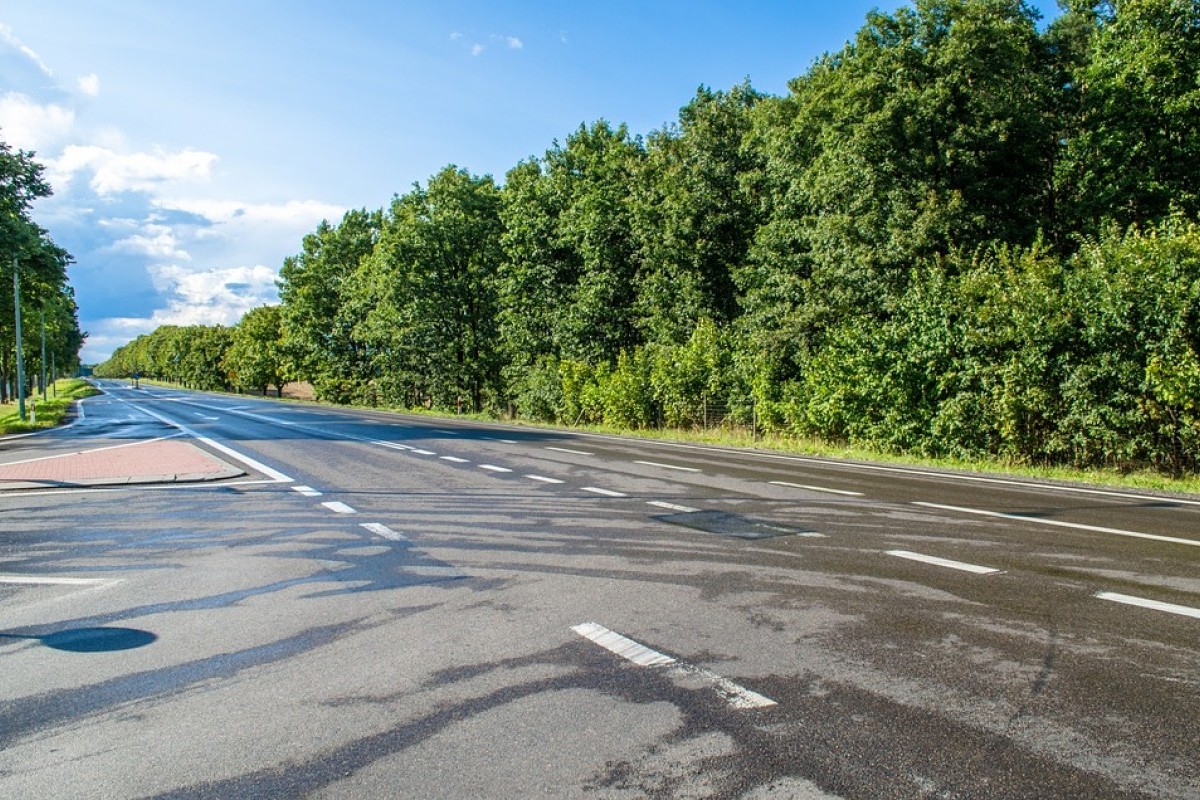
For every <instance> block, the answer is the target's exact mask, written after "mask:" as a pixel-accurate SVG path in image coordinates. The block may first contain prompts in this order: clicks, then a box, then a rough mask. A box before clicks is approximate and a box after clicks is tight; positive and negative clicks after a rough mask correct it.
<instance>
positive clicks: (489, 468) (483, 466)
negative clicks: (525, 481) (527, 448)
mask: <svg viewBox="0 0 1200 800" xmlns="http://www.w3.org/2000/svg"><path fill="white" fill-rule="evenodd" d="M479 468H480V469H486V470H487V471H488V472H512V470H511V469H509V468H508V467H497V466H496V465H495V464H480V465H479Z"/></svg>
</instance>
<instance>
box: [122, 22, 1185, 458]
mask: <svg viewBox="0 0 1200 800" xmlns="http://www.w3.org/2000/svg"><path fill="white" fill-rule="evenodd" d="M1198 86H1200V0H1115V1H1114V2H1099V3H1098V2H1086V1H1085V0H1068V2H1065V3H1064V8H1063V13H1062V14H1061V15H1060V16H1059V17H1058V18H1057V19H1055V21H1054V22H1053V23H1052V24H1051V25H1049V26H1047V27H1046V28H1045V29H1044V30H1041V29H1039V25H1038V18H1037V15H1036V13H1035V12H1034V11H1033V10H1031V9H1030V7H1029V6H1027V5H1026V4H1025V3H1024V2H1021V1H1020V0H917V1H916V2H915V3H914V4H913V5H912V6H911V7H907V8H903V9H900V10H899V11H897V12H895V13H894V14H884V13H879V12H873V13H871V14H869V15H868V17H867V20H866V24H865V25H864V26H863V28H862V29H861V30H860V31H859V32H858V34H857V35H856V37H855V38H854V40H853V41H852V42H849V43H848V44H846V46H845V47H843V48H842V49H841V50H839V51H837V52H834V53H829V54H827V55H825V56H824V57H822V58H820V59H818V60H817V61H816V62H815V63H814V64H813V65H812V67H811V68H810V69H809V70H808V72H807V73H805V74H804V75H803V76H801V77H799V78H796V79H795V80H793V81H792V82H791V84H790V91H789V93H788V94H787V95H786V96H784V97H769V96H764V95H761V94H759V93H758V92H756V91H755V90H754V89H752V88H751V87H750V86H749V85H748V84H743V85H740V86H736V87H734V88H732V89H730V90H729V91H712V90H709V89H705V88H702V89H700V90H699V91H698V92H697V94H696V96H695V97H694V98H692V100H691V101H690V102H689V103H688V104H687V105H686V106H684V107H683V108H682V109H681V111H680V114H679V119H678V121H677V122H675V123H673V124H671V125H669V126H667V127H665V128H664V129H663V130H660V131H655V132H653V133H651V134H650V135H648V136H646V137H645V138H641V137H634V136H631V135H630V133H629V132H628V131H627V130H626V128H625V127H624V126H617V127H614V126H612V125H609V124H608V123H606V122H603V121H601V122H596V123H594V124H591V125H587V126H581V127H580V128H579V129H578V130H577V131H575V132H574V133H573V134H571V135H570V136H568V137H567V138H566V140H565V142H563V143H561V144H560V143H557V142H556V143H554V145H553V146H552V147H551V148H550V149H549V150H548V151H547V152H546V153H545V155H543V156H542V157H540V158H531V159H529V160H527V161H524V162H522V163H520V164H518V165H517V166H516V167H514V168H513V169H512V170H510V171H509V172H508V174H507V176H506V178H505V181H504V184H503V185H502V186H498V185H497V184H496V183H495V182H494V181H493V180H492V179H491V178H490V177H487V176H485V177H476V176H472V175H471V174H469V173H468V172H466V171H463V170H460V169H458V168H456V167H447V168H446V169H444V170H443V171H441V172H439V173H438V174H437V175H435V176H433V177H432V178H431V179H430V180H429V182H428V184H427V185H425V186H420V185H417V186H415V187H414V188H413V190H412V191H411V192H409V193H408V194H405V195H403V196H399V197H397V198H395V200H394V201H393V202H392V204H391V206H390V207H389V208H387V209H385V210H381V211H373V212H372V211H366V210H362V211H352V212H350V213H348V214H346V216H345V217H344V218H343V219H342V220H341V221H340V223H337V224H331V223H328V222H325V223H322V224H321V225H320V226H319V227H318V228H317V229H316V230H315V231H314V232H313V233H311V234H310V235H308V236H307V237H305V239H304V241H303V243H302V247H301V251H300V252H299V253H298V254H297V255H295V256H292V257H290V258H288V259H287V260H286V261H285V263H284V264H283V267H282V269H281V272H280V297H281V306H280V307H279V308H278V320H279V327H278V329H276V330H274V331H272V332H271V334H270V336H269V337H268V338H270V339H271V341H272V342H273V343H274V344H273V347H274V348H275V349H273V350H271V351H270V352H272V353H275V354H277V356H278V362H277V363H278V370H280V371H281V373H282V374H284V375H286V376H289V377H292V378H295V379H301V380H306V381H309V382H311V383H312V384H313V385H314V387H315V388H316V391H317V392H318V394H319V395H320V396H322V397H324V398H327V399H331V400H335V401H339V402H351V403H362V404H386V405H392V406H405V407H411V406H417V405H426V406H433V407H438V408H448V409H453V408H460V407H465V408H470V409H473V410H476V411H485V410H490V411H493V412H496V413H503V414H508V415H512V416H516V417H521V418H529V419H542V420H557V421H562V422H567V423H577V422H605V423H609V424H615V425H622V426H651V425H659V424H663V425H672V426H690V425H699V424H704V423H705V422H707V421H709V420H711V419H713V418H719V419H725V420H731V421H734V422H739V423H743V424H748V423H750V422H751V421H752V420H753V421H755V423H756V424H758V425H760V426H762V427H765V428H767V429H771V430H776V431H781V432H792V433H797V434H804V435H817V436H822V437H827V438H830V439H835V440H842V441H849V442H854V443H858V444H866V445H870V446H874V447H880V448H885V449H890V450H896V451H908V452H919V453H924V454H930V455H955V456H979V455H988V456H1001V457H1005V458H1010V459H1014V460H1022V461H1035V462H1046V463H1070V464H1076V465H1081V466H1088V465H1110V466H1120V467H1126V466H1128V467H1135V466H1144V465H1152V466H1155V467H1157V468H1160V469H1162V470H1165V471H1170V472H1180V471H1195V470H1197V468H1198V467H1200V356H1198V354H1200V232H1198V231H1197V228H1196V225H1195V222H1196V220H1197V219H1200V90H1198V89H1197V87H1198ZM255 313H266V312H255ZM242 324H243V325H244V324H245V322H243V323H242ZM239 328H241V325H239V326H238V328H235V329H233V330H234V331H237V330H238V329H239ZM156 335H157V333H156V334H152V335H151V336H156ZM226 335H228V336H232V335H233V334H232V333H229V334H226ZM131 347H141V345H138V343H136V342H135V343H134V344H133V345H131ZM255 352H260V353H261V352H266V351H263V350H261V348H260V349H258V350H256V351H255ZM118 356H119V357H120V358H124V357H125V356H124V354H123V353H119V354H118ZM114 358H115V359H117V357H114ZM224 358H225V360H224V361H213V362H211V364H212V365H214V366H215V365H217V364H224V365H225V366H224V368H223V369H224V370H225V373H224V374H226V375H229V374H232V371H234V368H235V365H237V364H240V358H241V357H233V356H225V357H224ZM243 369H245V368H244V367H242V366H237V367H236V370H237V371H238V372H239V374H241V373H240V371H241V370H243ZM225 380H229V378H228V377H227V378H225ZM238 380H239V381H241V380H242V379H241V378H238ZM255 380H256V381H257V380H258V379H257V378H256V379H255Z"/></svg>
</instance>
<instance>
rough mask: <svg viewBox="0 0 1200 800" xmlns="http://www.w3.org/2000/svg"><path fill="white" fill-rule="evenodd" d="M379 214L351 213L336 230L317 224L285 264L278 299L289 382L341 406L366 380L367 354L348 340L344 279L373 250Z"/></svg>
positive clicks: (357, 343)
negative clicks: (289, 366)
mask: <svg viewBox="0 0 1200 800" xmlns="http://www.w3.org/2000/svg"><path fill="white" fill-rule="evenodd" d="M381 224H382V212H379V211H366V210H355V211H349V212H347V213H346V215H345V216H344V217H343V218H342V221H341V224H340V225H336V226H334V225H330V224H329V223H328V222H327V221H322V222H321V224H320V225H319V226H318V227H317V230H316V231H314V232H313V233H311V234H309V235H307V236H305V237H304V242H303V249H302V250H301V252H300V253H299V254H297V255H294V256H289V257H288V258H286V259H285V260H284V263H283V267H282V268H281V269H280V271H279V297H280V300H281V302H282V305H283V325H284V331H285V334H286V339H287V347H288V352H289V357H290V359H291V363H292V371H293V375H292V377H295V378H296V379H297V380H304V381H309V382H311V383H312V384H313V386H314V387H315V389H316V391H317V394H318V396H321V397H324V398H327V399H332V400H339V401H346V400H349V399H351V398H352V397H353V396H354V395H355V393H356V392H357V391H361V387H362V386H363V385H365V383H366V382H367V380H369V377H370V366H369V354H368V353H367V351H366V348H365V346H364V345H363V343H362V342H360V341H358V340H356V339H355V338H354V336H353V330H354V326H355V325H356V324H357V323H358V319H356V318H354V317H352V316H348V315H347V314H346V313H345V308H346V306H347V304H348V300H349V297H348V293H347V279H348V277H349V276H350V275H351V274H352V273H353V272H354V271H355V270H356V269H357V268H358V265H359V263H360V262H361V261H362V260H363V259H364V258H366V257H367V256H369V255H370V254H371V253H372V251H374V249H375V242H376V241H377V239H378V238H379V229H380V226H381Z"/></svg>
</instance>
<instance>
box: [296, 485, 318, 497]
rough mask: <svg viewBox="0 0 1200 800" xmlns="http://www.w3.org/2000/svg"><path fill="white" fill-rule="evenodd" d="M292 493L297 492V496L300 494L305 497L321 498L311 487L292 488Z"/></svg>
mask: <svg viewBox="0 0 1200 800" xmlns="http://www.w3.org/2000/svg"><path fill="white" fill-rule="evenodd" d="M292 491H293V492H298V493H299V494H302V495H304V496H305V497H320V496H321V493H320V492H318V491H317V490H316V489H314V488H312V487H311V486H293V487H292Z"/></svg>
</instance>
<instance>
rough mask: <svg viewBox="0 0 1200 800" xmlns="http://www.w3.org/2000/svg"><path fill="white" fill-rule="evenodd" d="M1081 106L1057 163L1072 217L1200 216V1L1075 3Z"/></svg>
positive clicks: (1075, 72)
mask: <svg viewBox="0 0 1200 800" xmlns="http://www.w3.org/2000/svg"><path fill="white" fill-rule="evenodd" d="M1056 25H1057V26H1058V27H1056V28H1055V29H1054V30H1055V31H1056V32H1058V33H1059V35H1058V41H1060V42H1070V43H1071V44H1072V45H1073V47H1072V48H1070V49H1069V50H1068V51H1067V52H1068V53H1069V54H1070V58H1069V60H1068V63H1067V71H1068V79H1069V80H1068V83H1067V87H1068V90H1069V92H1070V94H1071V95H1072V96H1073V98H1074V105H1073V108H1072V110H1073V111H1074V112H1075V113H1074V115H1073V117H1072V118H1071V119H1070V120H1069V121H1070V125H1069V127H1068V128H1067V130H1066V131H1065V134H1064V139H1065V142H1066V151H1065V153H1064V156H1063V158H1062V159H1061V162H1060V163H1059V165H1058V172H1057V178H1058V185H1059V193H1060V195H1062V196H1063V197H1064V201H1065V202H1066V203H1067V204H1069V206H1070V207H1071V209H1072V217H1073V219H1072V224H1073V226H1074V227H1076V228H1077V229H1079V230H1082V231H1083V232H1086V233H1093V234H1094V233H1096V232H1098V230H1099V229H1100V227H1101V226H1102V225H1103V224H1104V223H1105V222H1106V221H1114V222H1116V223H1118V224H1119V225H1120V226H1121V227H1124V226H1126V225H1129V224H1130V223H1145V222H1151V221H1155V220H1161V219H1163V218H1165V217H1166V216H1167V215H1168V214H1169V213H1170V212H1171V210H1172V208H1175V209H1178V210H1180V211H1183V212H1184V213H1186V214H1188V215H1189V216H1192V217H1193V218H1194V217H1195V215H1196V214H1197V213H1200V0H1115V2H1104V3H1098V2H1079V1H1078V0H1074V1H1073V2H1071V3H1069V4H1068V9H1067V13H1066V15H1065V16H1064V17H1063V19H1062V20H1060V21H1059V22H1057V23H1056Z"/></svg>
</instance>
